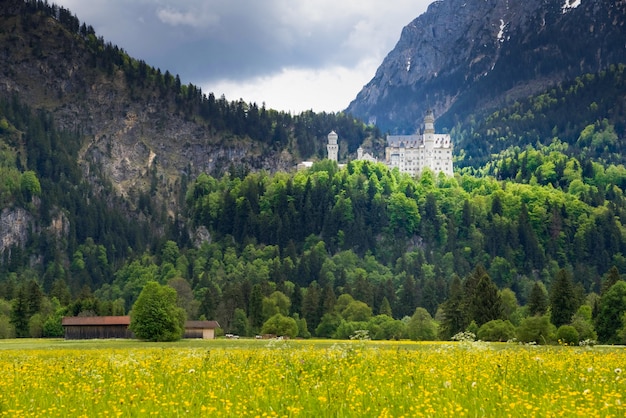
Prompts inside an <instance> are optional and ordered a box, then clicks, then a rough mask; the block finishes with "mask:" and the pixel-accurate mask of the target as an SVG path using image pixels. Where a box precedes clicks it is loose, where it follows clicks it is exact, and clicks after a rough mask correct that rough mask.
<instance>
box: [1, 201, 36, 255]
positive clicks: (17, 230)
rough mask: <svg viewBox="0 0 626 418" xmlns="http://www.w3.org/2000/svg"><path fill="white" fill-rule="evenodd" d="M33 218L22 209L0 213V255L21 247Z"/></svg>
mask: <svg viewBox="0 0 626 418" xmlns="http://www.w3.org/2000/svg"><path fill="white" fill-rule="evenodd" d="M32 222H33V217H32V216H31V214H30V213H28V212H27V211H26V210H25V209H22V208H5V209H3V210H2V212H0V254H2V253H3V252H4V250H6V249H10V248H11V247H23V246H24V244H26V240H27V239H28V234H29V230H30V228H31V227H32Z"/></svg>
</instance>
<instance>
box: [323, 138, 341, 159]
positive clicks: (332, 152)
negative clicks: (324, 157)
mask: <svg viewBox="0 0 626 418" xmlns="http://www.w3.org/2000/svg"><path fill="white" fill-rule="evenodd" d="M338 138H339V136H338V135H337V134H336V133H335V131H331V132H330V133H329V134H328V145H326V150H327V151H328V159H329V160H331V161H337V156H338V155H339V145H337V139H338Z"/></svg>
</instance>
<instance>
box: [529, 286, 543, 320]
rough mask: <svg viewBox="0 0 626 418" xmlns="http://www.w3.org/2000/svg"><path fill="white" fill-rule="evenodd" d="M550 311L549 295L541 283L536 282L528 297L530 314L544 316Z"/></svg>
mask: <svg viewBox="0 0 626 418" xmlns="http://www.w3.org/2000/svg"><path fill="white" fill-rule="evenodd" d="M547 311H548V294H547V292H546V290H545V286H544V285H543V283H541V282H535V283H534V284H533V287H532V289H531V291H530V296H529V297H528V313H529V314H530V315H539V316H541V315H544V314H545V313H546V312H547Z"/></svg>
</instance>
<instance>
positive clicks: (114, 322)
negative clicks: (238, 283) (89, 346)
mask: <svg viewBox="0 0 626 418" xmlns="http://www.w3.org/2000/svg"><path fill="white" fill-rule="evenodd" d="M61 325H63V329H64V331H65V339H66V340H86V339H94V338H134V337H135V336H134V334H133V333H132V332H131V331H130V329H129V326H130V316H128V315H126V316H66V317H63V318H62V319H61ZM216 328H220V324H218V323H217V321H186V322H185V335H184V338H202V339H205V340H206V339H209V340H212V339H214V338H215V329H216Z"/></svg>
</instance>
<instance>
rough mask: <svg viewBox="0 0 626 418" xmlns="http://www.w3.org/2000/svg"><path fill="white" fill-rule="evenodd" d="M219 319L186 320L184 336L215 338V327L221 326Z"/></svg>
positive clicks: (205, 338)
mask: <svg viewBox="0 0 626 418" xmlns="http://www.w3.org/2000/svg"><path fill="white" fill-rule="evenodd" d="M219 327H220V324H218V323H217V321H186V322H185V336H184V338H202V339H204V340H213V339H215V329H216V328H219Z"/></svg>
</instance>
